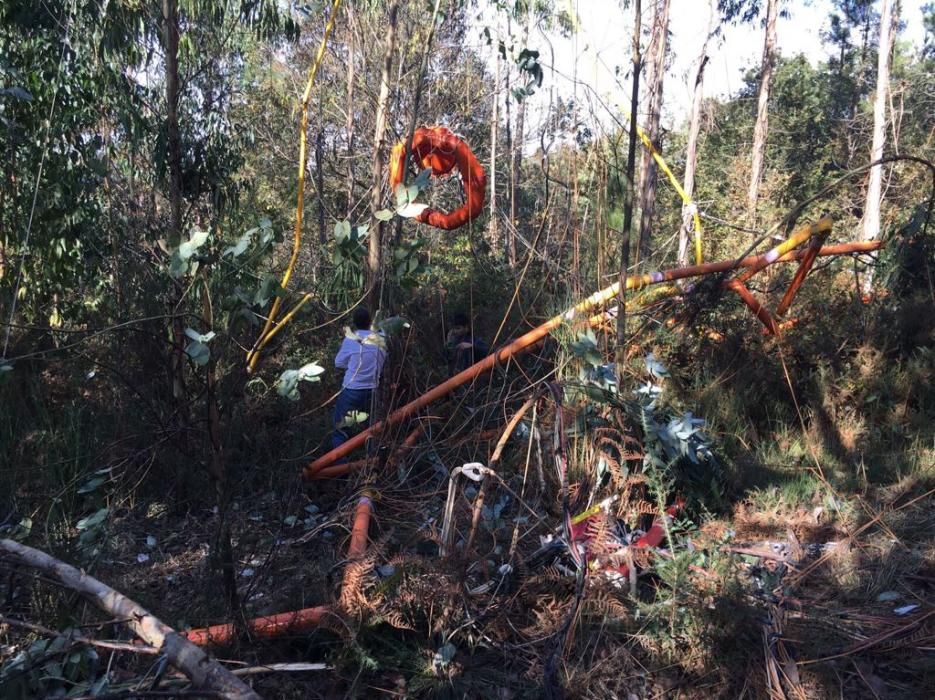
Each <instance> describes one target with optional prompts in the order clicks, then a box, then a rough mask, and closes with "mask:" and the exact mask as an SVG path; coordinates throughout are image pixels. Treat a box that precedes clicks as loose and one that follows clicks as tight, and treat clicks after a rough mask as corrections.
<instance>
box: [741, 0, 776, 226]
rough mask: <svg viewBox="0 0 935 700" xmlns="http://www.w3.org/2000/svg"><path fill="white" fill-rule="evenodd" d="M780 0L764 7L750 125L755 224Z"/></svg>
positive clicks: (750, 204) (750, 199)
mask: <svg viewBox="0 0 935 700" xmlns="http://www.w3.org/2000/svg"><path fill="white" fill-rule="evenodd" d="M778 13H779V0H768V3H767V6H766V38H765V40H764V42H763V64H762V67H761V69H760V92H759V97H758V98H757V107H756V126H755V127H754V128H753V160H752V161H751V164H750V187H749V189H748V190H747V219H748V221H749V222H750V224H751V225H755V224H756V203H757V199H758V197H759V192H760V180H761V179H762V177H763V161H764V160H765V159H766V135H767V133H768V131H769V90H770V86H771V84H772V82H773V66H774V64H775V62H776V16H777V14H778Z"/></svg>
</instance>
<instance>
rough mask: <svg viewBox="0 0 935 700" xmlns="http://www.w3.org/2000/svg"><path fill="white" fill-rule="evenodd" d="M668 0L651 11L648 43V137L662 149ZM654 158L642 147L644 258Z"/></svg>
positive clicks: (648, 235) (643, 257) (648, 247)
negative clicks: (650, 34) (650, 33)
mask: <svg viewBox="0 0 935 700" xmlns="http://www.w3.org/2000/svg"><path fill="white" fill-rule="evenodd" d="M669 2H670V0H658V2H657V3H656V7H655V10H654V11H653V33H652V38H651V40H650V44H649V64H648V66H649V67H648V72H649V75H648V76H647V77H648V81H649V119H648V121H647V127H648V128H647V133H648V136H649V139H650V141H652V142H653V144H654V145H655V146H656V148H657V149H658V150H661V146H662V144H661V140H662V133H661V131H660V129H659V119H660V116H661V114H662V82H663V79H664V78H665V75H666V47H667V45H668V39H669ZM656 174H657V167H656V161H655V160H653V157H652V154H651V153H650V152H649V150H648V149H645V148H644V149H643V157H642V163H641V167H640V238H639V248H638V252H637V260H646V259H647V258H649V255H650V253H651V252H652V233H653V213H654V211H655V209H656Z"/></svg>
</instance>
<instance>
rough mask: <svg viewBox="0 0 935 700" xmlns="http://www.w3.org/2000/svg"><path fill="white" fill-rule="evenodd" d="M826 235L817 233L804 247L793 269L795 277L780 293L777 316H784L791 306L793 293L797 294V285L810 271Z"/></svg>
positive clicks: (800, 283) (798, 285)
mask: <svg viewBox="0 0 935 700" xmlns="http://www.w3.org/2000/svg"><path fill="white" fill-rule="evenodd" d="M827 237H828V235H827V234H819V235H817V236H815V238H813V239H812V244H811V245H810V246H809V247H808V248H807V249H806V251H805V256H804V257H803V258H802V260H801V261H800V262H799V269H798V270H796V271H795V277H793V278H792V283H791V284H790V285H789V288H788V289H787V290H786V293H785V294H783V295H782V301H780V302H779V306H777V307H776V315H777V316H784V315H785V313H786V311H788V310H789V307H790V306H792V300H793V299H794V298H795V295H796V294H798V292H799V287H801V286H802V283H803V282H804V281H805V278H806V277H807V276H808V273H809V272H810V271H811V269H812V265H813V264H814V263H815V260H816V259H817V258H818V251H820V250H821V244H822V243H824V242H825V239H826V238H827Z"/></svg>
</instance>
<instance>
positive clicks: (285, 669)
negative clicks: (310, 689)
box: [231, 662, 334, 676]
mask: <svg viewBox="0 0 935 700" xmlns="http://www.w3.org/2000/svg"><path fill="white" fill-rule="evenodd" d="M332 668H334V666H329V665H328V664H323V663H302V662H296V663H283V664H266V665H265V666H247V667H246V668H238V669H235V670H234V671H231V673H233V674H234V675H235V676H253V675H256V674H257V673H302V672H303V671H330V670H331V669H332Z"/></svg>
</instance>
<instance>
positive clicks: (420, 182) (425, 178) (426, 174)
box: [412, 168, 432, 191]
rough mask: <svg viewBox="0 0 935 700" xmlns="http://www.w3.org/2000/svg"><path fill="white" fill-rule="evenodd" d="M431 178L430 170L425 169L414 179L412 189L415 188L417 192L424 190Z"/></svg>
mask: <svg viewBox="0 0 935 700" xmlns="http://www.w3.org/2000/svg"><path fill="white" fill-rule="evenodd" d="M431 176H432V169H431V168H425V170H423V171H422V172H421V173H419V175H418V176H417V177H416V179H415V181H414V182H413V183H412V185H413V187H416V188H417V190H418V191H421V190H424V189H425V188H426V187H428V186H429V178H430V177H431Z"/></svg>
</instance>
